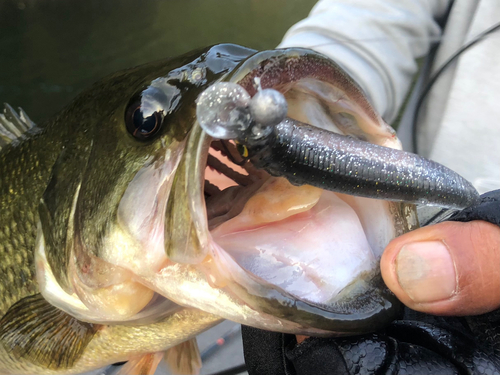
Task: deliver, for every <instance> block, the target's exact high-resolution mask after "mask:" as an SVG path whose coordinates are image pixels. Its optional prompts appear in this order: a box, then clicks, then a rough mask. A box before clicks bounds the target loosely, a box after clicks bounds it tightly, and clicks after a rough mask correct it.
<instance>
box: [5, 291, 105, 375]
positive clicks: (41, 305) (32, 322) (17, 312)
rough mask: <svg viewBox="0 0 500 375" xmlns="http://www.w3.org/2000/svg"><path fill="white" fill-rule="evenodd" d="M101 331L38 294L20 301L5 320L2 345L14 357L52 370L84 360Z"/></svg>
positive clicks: (7, 314) (94, 325) (68, 366)
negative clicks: (82, 358) (82, 357)
mask: <svg viewBox="0 0 500 375" xmlns="http://www.w3.org/2000/svg"><path fill="white" fill-rule="evenodd" d="M99 328H100V326H99V325H96V324H90V323H84V322H81V321H79V320H77V319H75V318H74V317H72V316H70V315H68V314H66V313H65V312H63V311H61V310H59V309H58V308H56V307H54V306H52V305H51V304H50V303H48V302H47V301H46V300H45V299H44V298H43V297H42V295H41V294H35V295H33V296H29V297H25V298H23V299H21V300H19V301H18V302H17V303H15V304H14V305H12V306H11V307H10V309H9V310H8V311H7V313H6V314H5V315H4V316H3V317H2V319H1V320H0V344H3V346H4V348H5V349H6V350H7V351H9V352H11V353H12V355H13V356H14V357H17V358H23V359H25V360H27V361H29V362H31V363H33V364H36V365H38V366H42V367H45V368H47V369H51V370H57V369H66V368H71V367H72V366H73V365H74V364H75V362H76V361H77V360H78V359H79V358H80V357H81V355H82V354H83V352H84V350H85V348H86V346H87V345H88V343H89V342H90V341H91V340H92V338H93V337H94V335H95V334H96V332H97V331H98V329H99Z"/></svg>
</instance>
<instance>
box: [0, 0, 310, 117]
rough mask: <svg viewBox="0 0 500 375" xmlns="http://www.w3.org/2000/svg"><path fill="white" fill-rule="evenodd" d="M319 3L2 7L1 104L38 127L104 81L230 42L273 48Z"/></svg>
mask: <svg viewBox="0 0 500 375" xmlns="http://www.w3.org/2000/svg"><path fill="white" fill-rule="evenodd" d="M315 2H316V0H23V1H20V0H0V103H3V102H8V103H9V104H11V105H12V106H14V107H18V106H21V107H23V109H25V111H26V112H27V113H28V115H29V116H30V117H31V118H32V119H33V120H34V121H35V122H40V121H42V120H44V119H46V118H48V117H49V116H50V115H52V114H54V113H55V112H56V111H58V110H59V109H60V108H61V107H62V106H63V105H64V104H66V103H68V102H69V101H70V100H71V99H72V98H73V97H74V96H75V95H76V94H77V93H78V92H80V91H81V90H82V89H83V88H85V87H87V86H89V85H90V84H91V83H93V82H94V81H96V80H97V79H99V78H100V77H103V76H105V75H107V74H109V73H112V72H115V71H117V70H120V69H123V68H129V67H132V66H136V65H139V64H142V63H146V62H149V61H153V60H158V59H163V58H166V57H169V56H176V55H179V54H182V53H184V52H187V51H189V50H191V49H194V48H197V47H203V46H207V45H210V44H216V43H222V42H230V43H237V44H241V45H244V46H247V47H251V48H255V49H258V50H262V49H267V48H273V47H275V46H276V45H277V44H278V43H279V42H280V40H281V38H282V37H283V35H284V33H285V32H286V30H287V29H288V28H289V27H290V26H291V25H293V24H294V23H295V22H297V21H298V20H300V19H302V18H304V17H305V16H306V15H307V13H308V12H309V10H310V9H311V7H312V6H313V5H314V3H315Z"/></svg>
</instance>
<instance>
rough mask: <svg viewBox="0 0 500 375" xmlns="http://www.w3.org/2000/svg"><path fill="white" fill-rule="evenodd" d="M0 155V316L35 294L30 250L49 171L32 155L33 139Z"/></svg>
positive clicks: (33, 244)
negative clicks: (40, 198)
mask: <svg viewBox="0 0 500 375" xmlns="http://www.w3.org/2000/svg"><path fill="white" fill-rule="evenodd" d="M34 138H38V135H34V136H33V138H32V139H27V140H25V141H23V142H21V143H13V144H11V145H9V146H7V147H6V148H5V149H4V150H2V151H1V153H0V260H1V261H0V296H1V298H0V317H1V316H3V315H4V314H5V312H6V311H7V310H8V309H9V307H10V306H12V305H13V304H14V303H16V302H17V301H19V300H20V299H22V298H24V297H26V296H29V295H33V294H35V293H37V292H38V287H37V284H36V275H35V264H34V253H33V248H34V246H35V241H36V225H37V223H36V219H35V218H36V217H37V210H38V203H39V197H40V196H41V194H42V191H43V188H44V186H45V185H46V179H47V178H48V175H49V169H48V168H44V166H43V165H42V164H41V163H40V160H39V158H38V155H37V153H35V152H33V148H32V146H33V139H34Z"/></svg>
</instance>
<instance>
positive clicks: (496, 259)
mask: <svg viewBox="0 0 500 375" xmlns="http://www.w3.org/2000/svg"><path fill="white" fill-rule="evenodd" d="M381 270H382V276H383V278H384V281H385V283H386V284H387V286H388V287H389V288H390V289H391V290H392V291H393V292H394V294H396V296H397V297H398V298H399V299H400V300H401V302H403V303H404V304H405V305H406V306H408V307H410V308H411V309H413V310H417V311H422V312H425V313H429V314H435V315H478V314H482V313H486V312H489V311H492V310H494V309H496V308H498V307H500V227H498V226H497V225H494V224H491V223H488V222H485V221H479V220H478V221H471V222H468V223H461V222H444V223H440V224H436V225H431V226H428V227H424V228H420V229H417V230H415V231H413V232H410V233H407V234H405V235H403V236H401V237H398V238H396V239H395V240H393V241H392V242H391V243H390V244H389V245H388V246H387V248H386V250H385V252H384V254H383V255H382V259H381Z"/></svg>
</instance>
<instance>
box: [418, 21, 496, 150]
mask: <svg viewBox="0 0 500 375" xmlns="http://www.w3.org/2000/svg"><path fill="white" fill-rule="evenodd" d="M499 29H500V22H499V23H497V24H495V25H493V26H492V27H490V28H489V29H487V30H485V31H483V32H482V33H480V34H478V35H477V36H476V37H475V38H473V39H472V40H471V41H470V42H468V43H466V44H465V45H464V46H462V47H461V48H460V49H459V50H458V51H457V52H455V53H454V54H453V55H452V56H451V57H450V58H449V59H448V60H447V61H446V62H445V63H444V64H443V65H442V66H441V67H440V68H439V69H438V70H437V71H436V73H435V74H434V75H433V76H432V77H431V78H430V79H429V81H428V82H427V84H426V85H425V87H424V88H423V89H422V91H421V92H420V95H419V97H418V100H417V104H416V106H415V112H414V113H413V119H412V123H411V129H412V142H413V151H414V152H415V153H418V140H417V133H418V126H417V120H418V115H419V112H420V108H421V107H422V104H423V102H424V99H425V98H426V97H427V95H428V94H429V92H430V90H431V88H432V87H433V86H434V84H435V83H436V81H437V79H438V78H439V77H440V76H441V74H442V73H443V72H444V71H445V70H446V68H448V67H449V66H450V64H451V63H452V62H454V61H455V60H456V59H457V58H458V57H459V56H460V55H461V54H462V53H464V52H465V51H467V50H468V49H469V48H470V47H472V46H474V45H475V44H477V43H478V42H480V41H482V40H484V38H485V37H486V36H488V35H489V34H491V33H493V32H495V31H497V30H499Z"/></svg>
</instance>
